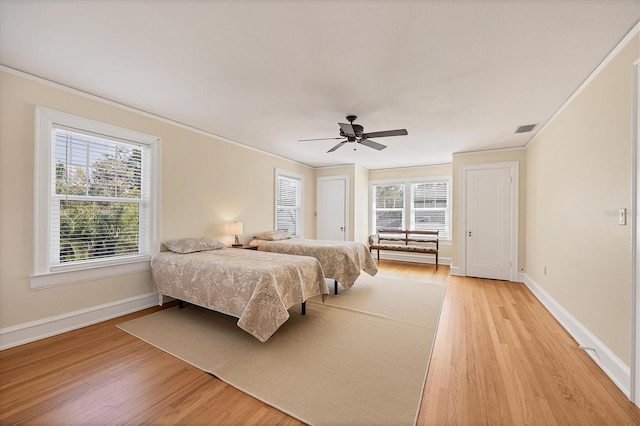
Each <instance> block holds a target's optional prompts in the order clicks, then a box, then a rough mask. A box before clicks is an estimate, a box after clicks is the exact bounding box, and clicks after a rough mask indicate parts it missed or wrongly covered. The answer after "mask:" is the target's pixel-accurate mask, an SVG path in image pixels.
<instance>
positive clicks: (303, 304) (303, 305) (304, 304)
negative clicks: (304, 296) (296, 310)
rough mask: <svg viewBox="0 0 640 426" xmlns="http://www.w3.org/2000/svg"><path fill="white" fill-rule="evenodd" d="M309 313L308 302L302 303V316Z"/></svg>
mask: <svg viewBox="0 0 640 426" xmlns="http://www.w3.org/2000/svg"><path fill="white" fill-rule="evenodd" d="M306 313H307V301H306V300H305V301H304V302H302V315H305V314H306Z"/></svg>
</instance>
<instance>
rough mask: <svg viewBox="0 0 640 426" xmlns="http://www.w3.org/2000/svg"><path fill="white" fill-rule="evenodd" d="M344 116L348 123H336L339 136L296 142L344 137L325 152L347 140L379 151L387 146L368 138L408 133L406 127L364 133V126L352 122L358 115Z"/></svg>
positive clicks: (332, 149)
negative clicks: (338, 128)
mask: <svg viewBox="0 0 640 426" xmlns="http://www.w3.org/2000/svg"><path fill="white" fill-rule="evenodd" d="M346 118H347V121H349V123H338V125H339V126H340V137H339V138H320V139H300V140H298V142H306V141H323V140H329V139H344V138H346V139H345V140H343V141H342V142H340V143H339V144H337V145H336V146H334V147H333V148H331V149H330V150H329V151H327V152H333V151H335V150H336V149H338V148H340V147H341V146H343V145H344V144H346V143H348V142H351V143H359V144H362V145H364V146H368V147H369V148H373V149H377V150H378V151H381V150H383V149H385V148H386V147H387V146H386V145H382V144H381V143H378V142H376V141H372V140H371V139H369V138H385V137H388V136H406V135H408V134H409V133H408V132H407V129H397V130H384V131H382V132H371V133H364V127H362V126H361V125H359V124H353V122H354V121H356V119H357V118H358V117H356V116H355V115H347V117H346ZM355 149H356V148H355V147H354V148H353V150H354V151H355Z"/></svg>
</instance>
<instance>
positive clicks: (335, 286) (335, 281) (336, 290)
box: [333, 280, 338, 294]
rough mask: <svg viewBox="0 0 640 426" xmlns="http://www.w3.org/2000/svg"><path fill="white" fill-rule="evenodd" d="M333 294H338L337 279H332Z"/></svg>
mask: <svg viewBox="0 0 640 426" xmlns="http://www.w3.org/2000/svg"><path fill="white" fill-rule="evenodd" d="M333 286H334V287H333V294H338V280H333Z"/></svg>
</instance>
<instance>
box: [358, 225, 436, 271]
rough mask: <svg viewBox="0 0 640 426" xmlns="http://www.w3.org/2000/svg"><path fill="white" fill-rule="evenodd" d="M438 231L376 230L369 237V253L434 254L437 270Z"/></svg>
mask: <svg viewBox="0 0 640 426" xmlns="http://www.w3.org/2000/svg"><path fill="white" fill-rule="evenodd" d="M438 233H439V231H408V230H402V229H378V233H377V234H375V235H370V236H369V253H372V252H373V250H378V260H380V250H391V251H404V252H410V253H425V254H434V255H435V256H436V270H438V249H439V243H438Z"/></svg>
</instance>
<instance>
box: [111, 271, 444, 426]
mask: <svg viewBox="0 0 640 426" xmlns="http://www.w3.org/2000/svg"><path fill="white" fill-rule="evenodd" d="M445 290H446V287H445V286H443V285H438V284H427V283H418V282H412V281H403V280H392V279H387V278H377V277H369V276H366V275H364V274H363V275H361V276H360V278H358V281H357V282H356V284H355V285H354V286H353V287H352V288H350V289H349V290H343V291H341V292H340V294H338V295H337V296H334V295H330V296H329V297H327V299H326V301H325V303H322V301H321V299H315V300H310V301H309V303H307V314H306V315H300V309H299V307H295V308H292V309H291V310H290V311H289V313H290V315H291V318H289V320H288V321H287V322H286V323H285V324H284V325H283V326H282V327H280V328H279V329H278V331H277V332H276V333H275V334H274V335H273V336H272V337H271V338H270V339H269V340H268V341H266V342H265V343H260V342H259V341H258V340H256V339H255V338H254V337H252V336H251V335H250V334H248V333H246V332H244V331H243V330H241V329H240V328H238V327H237V326H236V322H237V318H233V317H230V316H226V315H223V314H219V313H217V312H213V311H209V310H207V309H203V308H199V307H197V306H193V305H187V307H186V308H184V309H178V308H177V307H176V308H170V309H165V310H163V311H159V312H156V313H153V314H150V315H147V316H145V317H141V318H138V319H135V320H133V321H129V322H126V323H124V324H120V325H119V326H118V327H120V328H121V329H122V330H124V331H126V332H128V333H130V334H132V335H134V336H136V337H138V338H140V339H142V340H144V341H146V342H148V343H150V344H152V345H154V346H156V347H158V348H159V349H162V350H164V351H166V352H168V353H170V354H172V355H174V356H176V357H178V358H180V359H182V360H184V361H186V362H188V363H189V364H192V365H194V366H195V367H197V368H199V369H201V370H204V371H207V372H209V373H211V374H213V375H215V376H216V377H219V378H220V379H221V380H223V381H225V382H227V383H229V384H230V385H232V386H234V387H236V388H238V389H240V390H242V391H243V392H245V393H247V394H249V395H251V396H253V397H255V398H257V399H259V400H261V401H263V402H265V403H267V404H269V405H271V406H273V407H275V408H277V409H279V410H281V411H283V412H285V413H287V414H289V415H291V416H292V417H295V418H297V419H299V420H301V421H303V422H305V423H309V424H315V425H412V424H414V423H415V420H416V418H417V413H418V408H419V405H420V400H421V397H422V390H423V387H424V381H425V379H426V373H427V368H428V365H429V358H430V355H431V348H432V345H433V341H434V338H435V332H436V328H437V324H438V319H439V316H440V310H441V306H442V300H443V298H444V293H445Z"/></svg>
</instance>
